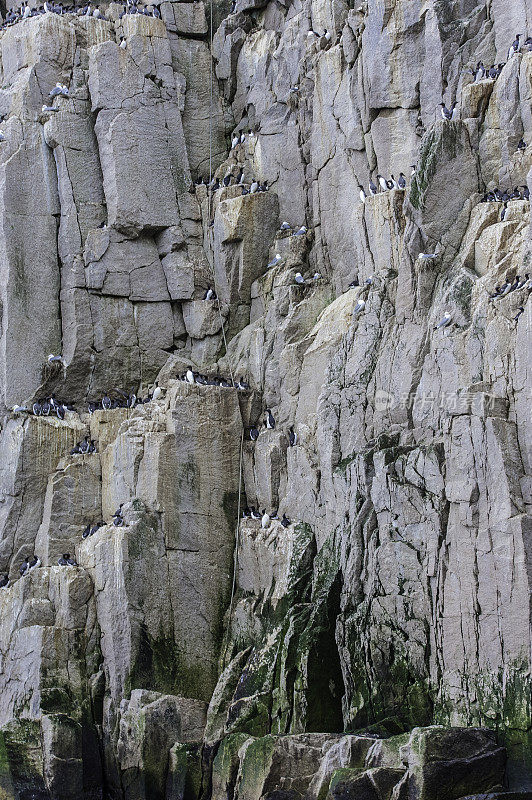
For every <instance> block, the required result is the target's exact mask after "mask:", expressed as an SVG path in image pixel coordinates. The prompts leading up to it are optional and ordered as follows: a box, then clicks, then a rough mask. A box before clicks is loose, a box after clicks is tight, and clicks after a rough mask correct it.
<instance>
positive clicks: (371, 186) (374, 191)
mask: <svg viewBox="0 0 532 800" xmlns="http://www.w3.org/2000/svg"><path fill="white" fill-rule="evenodd" d="M368 188H369V193H370V194H377V193H378V191H379V190H378V189H377V187H376V185H375V184H374V183H373V181H372V180H371V178H370V179H369V183H368Z"/></svg>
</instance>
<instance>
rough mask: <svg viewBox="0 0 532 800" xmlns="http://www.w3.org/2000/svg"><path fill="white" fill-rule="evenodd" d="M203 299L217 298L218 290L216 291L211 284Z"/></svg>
mask: <svg viewBox="0 0 532 800" xmlns="http://www.w3.org/2000/svg"><path fill="white" fill-rule="evenodd" d="M203 299H204V300H216V292H215V291H214V289H213V288H212V286H209V288H208V289H207V291H206V292H205V294H204V296H203Z"/></svg>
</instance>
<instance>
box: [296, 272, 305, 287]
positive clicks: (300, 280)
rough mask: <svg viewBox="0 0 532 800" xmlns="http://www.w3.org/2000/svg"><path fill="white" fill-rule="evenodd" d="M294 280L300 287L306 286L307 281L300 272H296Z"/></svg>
mask: <svg viewBox="0 0 532 800" xmlns="http://www.w3.org/2000/svg"><path fill="white" fill-rule="evenodd" d="M294 280H295V282H296V283H298V284H299V285H300V286H304V285H305V279H304V277H303V275H302V274H301V273H300V272H296V274H295V275H294Z"/></svg>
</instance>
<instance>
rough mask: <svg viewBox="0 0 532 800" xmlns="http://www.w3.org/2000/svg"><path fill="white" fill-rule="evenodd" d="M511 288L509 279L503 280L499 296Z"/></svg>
mask: <svg viewBox="0 0 532 800" xmlns="http://www.w3.org/2000/svg"><path fill="white" fill-rule="evenodd" d="M511 289H512V284H511V282H510V281H505V282H504V284H503V285H502V286H501V290H500V292H499V297H505V296H506V295H507V294H509V292H510V291H511Z"/></svg>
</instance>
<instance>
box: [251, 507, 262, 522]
mask: <svg viewBox="0 0 532 800" xmlns="http://www.w3.org/2000/svg"><path fill="white" fill-rule="evenodd" d="M251 519H261V514H259V513H258V512H257V511H255V506H251Z"/></svg>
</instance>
